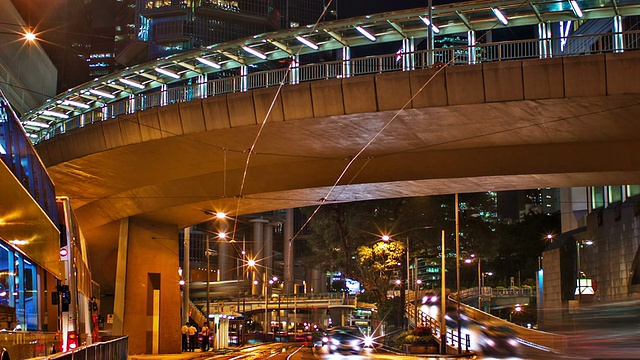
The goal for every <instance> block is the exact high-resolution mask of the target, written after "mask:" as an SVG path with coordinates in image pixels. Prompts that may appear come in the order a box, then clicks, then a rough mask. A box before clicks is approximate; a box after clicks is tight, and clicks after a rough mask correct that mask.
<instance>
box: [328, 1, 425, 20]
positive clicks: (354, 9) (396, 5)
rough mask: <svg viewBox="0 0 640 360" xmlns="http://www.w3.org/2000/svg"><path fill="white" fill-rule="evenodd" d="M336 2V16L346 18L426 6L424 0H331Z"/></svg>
mask: <svg viewBox="0 0 640 360" xmlns="http://www.w3.org/2000/svg"><path fill="white" fill-rule="evenodd" d="M333 1H337V3H338V16H339V17H340V18H348V17H352V16H358V15H368V14H376V13H381V12H387V11H393V10H404V9H414V8H418V7H426V6H427V1H426V0H333Z"/></svg>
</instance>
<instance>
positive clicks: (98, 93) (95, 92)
mask: <svg viewBox="0 0 640 360" xmlns="http://www.w3.org/2000/svg"><path fill="white" fill-rule="evenodd" d="M89 92H90V93H92V94H94V95H98V96H102V97H106V98H109V99H115V98H116V97H115V96H114V95H113V94H111V93H108V92H104V91H102V90H97V89H89Z"/></svg>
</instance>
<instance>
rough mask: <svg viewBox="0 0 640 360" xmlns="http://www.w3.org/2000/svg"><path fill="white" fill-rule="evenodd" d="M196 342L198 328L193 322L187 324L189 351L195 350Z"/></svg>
mask: <svg viewBox="0 0 640 360" xmlns="http://www.w3.org/2000/svg"><path fill="white" fill-rule="evenodd" d="M197 342H198V330H197V329H196V327H195V326H193V324H191V325H189V351H191V352H194V351H196V343H197Z"/></svg>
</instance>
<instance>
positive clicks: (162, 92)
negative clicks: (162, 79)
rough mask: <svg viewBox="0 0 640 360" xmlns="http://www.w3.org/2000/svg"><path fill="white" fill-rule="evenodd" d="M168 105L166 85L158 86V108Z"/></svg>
mask: <svg viewBox="0 0 640 360" xmlns="http://www.w3.org/2000/svg"><path fill="white" fill-rule="evenodd" d="M167 104H169V94H168V93H167V84H162V86H160V106H165V105H167Z"/></svg>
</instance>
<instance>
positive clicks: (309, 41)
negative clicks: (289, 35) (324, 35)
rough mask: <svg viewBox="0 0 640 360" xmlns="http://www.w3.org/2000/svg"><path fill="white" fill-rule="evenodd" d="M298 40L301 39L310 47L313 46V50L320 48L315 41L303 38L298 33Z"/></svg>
mask: <svg viewBox="0 0 640 360" xmlns="http://www.w3.org/2000/svg"><path fill="white" fill-rule="evenodd" d="M295 37H296V40H298V41H300V42H301V43H303V44H305V45H307V46H308V47H310V48H312V49H313V50H318V45H317V44H316V43H314V42H312V41H311V40H307V39H305V38H303V37H302V36H300V35H296V36H295Z"/></svg>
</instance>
